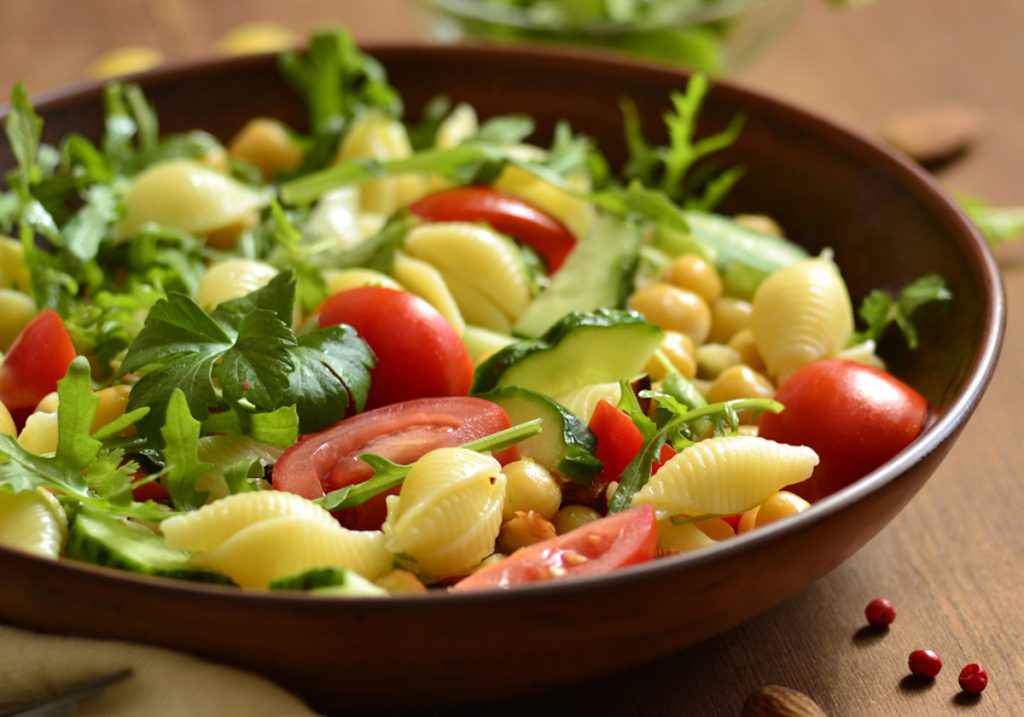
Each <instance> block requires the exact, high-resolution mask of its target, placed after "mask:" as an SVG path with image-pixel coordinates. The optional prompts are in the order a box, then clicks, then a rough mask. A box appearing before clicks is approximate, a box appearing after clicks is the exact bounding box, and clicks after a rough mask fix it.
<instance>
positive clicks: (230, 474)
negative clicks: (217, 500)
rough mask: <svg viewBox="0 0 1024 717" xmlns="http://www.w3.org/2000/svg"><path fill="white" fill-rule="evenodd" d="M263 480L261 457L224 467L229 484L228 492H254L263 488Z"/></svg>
mask: <svg viewBox="0 0 1024 717" xmlns="http://www.w3.org/2000/svg"><path fill="white" fill-rule="evenodd" d="M261 480H263V464H262V463H261V462H260V460H259V459H255V460H251V461H248V460H246V461H239V462H238V463H235V464H234V465H231V466H228V467H227V468H225V469H224V482H225V483H226V484H227V486H228V492H229V493H231V494H232V495H234V494H235V493H254V492H256V491H258V490H261V484H260V481H261Z"/></svg>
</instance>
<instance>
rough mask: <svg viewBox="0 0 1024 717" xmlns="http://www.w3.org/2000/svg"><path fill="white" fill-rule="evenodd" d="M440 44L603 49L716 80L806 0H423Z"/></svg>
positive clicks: (760, 45) (777, 29) (787, 22)
mask: <svg viewBox="0 0 1024 717" xmlns="http://www.w3.org/2000/svg"><path fill="white" fill-rule="evenodd" d="M424 4H425V5H426V6H427V7H428V8H430V9H431V10H432V11H433V15H434V23H433V34H434V37H435V38H436V39H437V40H440V41H442V42H458V41H461V40H471V41H491V42H524V43H534V44H538V43H539V44H555V45H577V46H586V47H595V48H603V49H606V50H611V51H614V52H619V53H624V54H627V55H633V56H635V57H639V58H642V59H646V60H654V61H657V62H663V63H667V64H671V65H681V66H683V67H688V68H691V69H696V70H703V71H705V72H710V73H713V74H726V73H730V72H735V71H736V70H738V69H740V68H741V67H743V66H745V65H746V64H748V63H749V62H750V61H751V60H752V59H753V58H754V57H756V55H757V54H758V53H759V52H760V51H761V50H762V49H764V48H765V47H766V46H767V45H768V44H769V43H770V42H771V41H772V40H774V39H775V38H776V37H777V36H778V35H779V34H780V33H781V32H782V31H783V30H784V29H786V27H788V26H789V25H790V24H791V23H792V21H793V20H794V19H795V18H796V16H797V14H798V13H799V10H800V8H801V6H802V4H803V0H424Z"/></svg>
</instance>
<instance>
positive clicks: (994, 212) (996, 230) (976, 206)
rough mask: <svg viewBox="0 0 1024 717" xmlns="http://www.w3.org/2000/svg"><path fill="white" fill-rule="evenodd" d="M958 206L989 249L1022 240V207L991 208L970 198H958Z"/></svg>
mask: <svg viewBox="0 0 1024 717" xmlns="http://www.w3.org/2000/svg"><path fill="white" fill-rule="evenodd" d="M960 205H961V206H962V207H963V210H964V211H965V212H966V213H967V216H968V217H970V219H971V221H972V222H974V224H975V226H977V227H978V231H980V232H981V235H982V236H983V237H984V238H985V241H987V242H988V245H989V246H990V247H993V248H995V247H997V246H999V245H1000V244H1003V243H1005V242H1009V241H1014V240H1017V239H1024V207H992V206H989V205H987V204H985V203H984V202H982V201H981V200H979V199H973V198H971V197H960Z"/></svg>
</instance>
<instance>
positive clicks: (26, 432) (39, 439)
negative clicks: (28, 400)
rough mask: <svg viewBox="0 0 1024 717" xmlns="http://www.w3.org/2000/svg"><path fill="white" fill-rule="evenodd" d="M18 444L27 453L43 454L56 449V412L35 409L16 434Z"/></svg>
mask: <svg viewBox="0 0 1024 717" xmlns="http://www.w3.org/2000/svg"><path fill="white" fill-rule="evenodd" d="M18 445H20V446H21V447H22V448H24V449H25V450H26V451H28V452H29V453H35V454H36V455H37V456H45V455H48V454H50V453H54V452H55V451H56V450H57V414H56V413H46V412H44V411H36V412H35V413H33V414H32V415H31V416H29V417H28V419H27V420H26V421H25V425H24V426H23V427H22V429H21V433H19V434H18Z"/></svg>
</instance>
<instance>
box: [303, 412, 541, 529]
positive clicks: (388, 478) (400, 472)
mask: <svg viewBox="0 0 1024 717" xmlns="http://www.w3.org/2000/svg"><path fill="white" fill-rule="evenodd" d="M541 423H542V421H541V419H539V418H535V419H533V420H532V421H526V422H525V423H520V424H517V425H515V426H512V427H511V428H506V429H505V430H504V431H498V432H497V433H492V434H491V435H489V436H484V437H483V438H478V439H476V440H474V441H470V442H469V443H465V444H463V445H462V447H463V448H465V449H466V450H470V451H479V452H481V453H484V452H487V451H500V450H502V449H504V448H508V447H510V446H514V445H515V444H517V443H519V442H520V441H525V440H526V439H527V438H530V437H531V436H535V435H537V434H538V433H540V432H541V430H542V429H541ZM359 460H361V461H363V462H364V463H366V464H367V465H369V466H370V467H371V468H373V477H372V478H370V479H369V480H366V481H363V482H362V483H354V484H352V485H349V486H345V487H344V488H339V489H338V490H335V491H331V492H330V493H328V494H327V495H325V496H323V497H321V498H318V499H317V500H316V501H315V502H316V503H318V504H319V505H320V506H321V507H323V508H324V509H325V510H342V509H344V508H353V507H355V506H357V505H362V504H363V503H365V502H366V501H368V500H370V499H371V498H373V497H374V496H377V495H380V494H381V493H384V492H386V491H389V490H391V489H392V488H397V487H398V486H400V485H402V481H404V480H405V477H406V476H407V475H408V474H409V471H410V470H412V464H409V465H402V464H398V463H394V462H392V461H389V460H388V459H387V458H382V457H381V456H375V455H373V454H372V453H364V454H363V455H361V456H359Z"/></svg>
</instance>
